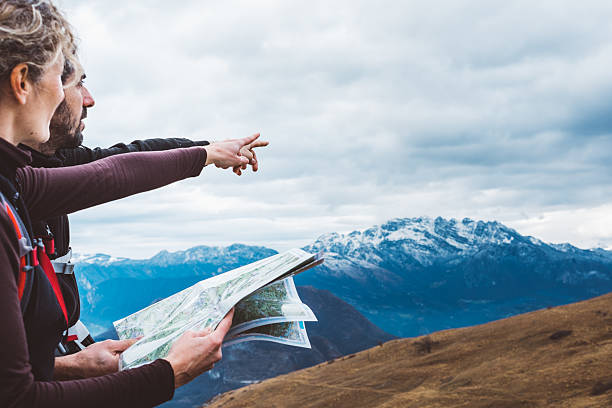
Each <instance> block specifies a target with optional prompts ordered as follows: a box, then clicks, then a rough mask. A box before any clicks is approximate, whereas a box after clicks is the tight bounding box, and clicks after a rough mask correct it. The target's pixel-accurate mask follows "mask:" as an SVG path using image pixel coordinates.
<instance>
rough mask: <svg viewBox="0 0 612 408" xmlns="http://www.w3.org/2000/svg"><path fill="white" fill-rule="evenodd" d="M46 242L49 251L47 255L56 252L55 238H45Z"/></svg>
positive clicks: (46, 249) (46, 248)
mask: <svg viewBox="0 0 612 408" xmlns="http://www.w3.org/2000/svg"><path fill="white" fill-rule="evenodd" d="M43 241H44V242H45V251H47V255H53V254H54V253H55V239H53V238H51V239H48V238H47V239H43Z"/></svg>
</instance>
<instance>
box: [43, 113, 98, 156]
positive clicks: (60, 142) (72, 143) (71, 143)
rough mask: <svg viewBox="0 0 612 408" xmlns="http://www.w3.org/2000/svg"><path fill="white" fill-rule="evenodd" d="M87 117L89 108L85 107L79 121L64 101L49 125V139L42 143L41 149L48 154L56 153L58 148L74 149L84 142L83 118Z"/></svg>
mask: <svg viewBox="0 0 612 408" xmlns="http://www.w3.org/2000/svg"><path fill="white" fill-rule="evenodd" d="M86 117H87V108H85V107H83V113H82V114H81V117H80V118H79V120H78V121H77V120H76V119H75V118H74V116H73V115H72V114H71V112H70V109H69V108H68V104H67V103H66V101H62V103H60V105H59V106H58V107H57V109H56V111H55V114H54V115H53V118H52V119H51V124H50V125H49V131H50V137H49V140H48V141H47V142H46V143H44V144H43V145H41V150H42V152H43V153H46V154H54V153H55V152H56V151H57V150H58V149H74V148H77V147H79V146H80V145H81V143H83V134H82V133H81V129H80V127H81V120H82V119H85V118H86Z"/></svg>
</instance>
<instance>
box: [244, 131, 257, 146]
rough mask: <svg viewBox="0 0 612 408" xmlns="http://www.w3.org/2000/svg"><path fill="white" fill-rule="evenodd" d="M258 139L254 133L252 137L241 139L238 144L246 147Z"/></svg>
mask: <svg viewBox="0 0 612 408" xmlns="http://www.w3.org/2000/svg"><path fill="white" fill-rule="evenodd" d="M258 137H259V133H255V134H254V135H252V136H247V137H243V138H242V139H241V141H240V143H242V145H243V146H246V145H248V144H249V143H253V142H254V141H255V140H257V138H258Z"/></svg>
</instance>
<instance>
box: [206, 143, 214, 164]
mask: <svg viewBox="0 0 612 408" xmlns="http://www.w3.org/2000/svg"><path fill="white" fill-rule="evenodd" d="M203 149H204V150H205V151H206V162H205V163H204V166H208V165H209V164H213V163H214V162H215V159H216V157H217V149H216V147H215V145H214V142H212V143H211V144H209V145H207V146H204V147H203Z"/></svg>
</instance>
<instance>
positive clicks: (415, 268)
mask: <svg viewBox="0 0 612 408" xmlns="http://www.w3.org/2000/svg"><path fill="white" fill-rule="evenodd" d="M304 249H306V250H307V251H312V252H315V251H322V252H324V253H325V254H326V261H325V263H324V264H323V265H322V266H320V267H317V268H315V269H313V270H310V271H307V272H305V273H304V274H301V275H299V276H298V277H297V278H296V283H298V284H301V285H311V286H314V287H316V288H321V289H326V290H329V291H331V292H332V293H334V294H335V295H336V296H338V297H340V298H341V299H343V300H345V301H347V302H348V303H350V304H352V305H353V306H354V307H356V308H357V309H358V310H359V311H361V312H362V313H364V314H365V315H366V316H367V317H368V318H369V319H370V320H371V321H372V322H374V323H375V324H377V325H378V326H380V327H381V328H383V329H384V330H386V331H387V332H389V333H392V334H395V335H398V336H413V335H418V334H424V333H429V332H432V331H435V330H440V329H445V328H452V327H461V326H466V325H472V324H478V323H483V322H487V321H491V320H495V319H499V318H502V317H507V316H510V315H514V314H518V313H522V312H526V311H529V310H534V309H537V308H541V307H546V306H552V305H559V304H564V303H569V302H573V301H578V300H582V299H587V298H590V297H593V296H596V295H599V294H602V293H605V292H608V291H611V290H612V253H611V252H609V251H604V250H601V249H596V250H581V249H578V248H576V247H573V246H571V245H569V244H563V245H552V244H547V243H544V242H542V241H540V240H538V239H535V238H532V237H526V236H522V235H520V234H519V233H518V232H516V231H515V230H513V229H511V228H508V227H506V226H504V225H503V224H500V223H497V222H483V221H472V220H469V219H464V220H461V221H458V220H454V219H453V220H446V219H443V218H435V219H432V218H423V217H421V218H406V219H394V220H391V221H389V222H387V223H385V224H382V225H379V226H373V227H371V228H368V229H366V230H364V231H354V232H351V233H349V234H327V235H323V236H321V237H319V238H318V239H317V240H316V241H315V242H313V243H312V244H311V245H309V246H307V247H306V248H304ZM274 253H276V251H274V250H272V249H269V248H264V247H254V246H246V245H238V244H237V245H232V246H230V247H226V248H219V247H204V246H201V247H195V248H191V249H188V250H186V251H179V252H174V253H169V252H166V251H162V252H160V253H159V254H157V255H156V256H154V257H153V258H151V259H147V260H129V259H117V258H111V257H109V256H107V255H94V256H82V257H79V258H78V261H79V265H78V269H77V277H78V279H79V283H80V285H81V288H82V299H83V317H84V318H85V320H87V321H89V322H90V323H94V324H96V325H98V327H99V328H106V327H108V326H109V324H110V322H111V321H112V320H114V319H117V318H120V317H122V316H124V315H126V314H128V313H131V312H133V311H136V310H138V309H140V308H142V307H145V306H147V305H148V304H150V303H151V302H152V301H153V300H156V299H159V298H163V297H165V296H168V295H170V294H172V293H174V292H176V291H178V290H180V289H182V288H184V287H186V286H188V285H190V284H193V283H195V282H197V281H198V280H200V279H203V278H206V277H209V276H213V275H215V274H218V273H220V272H223V271H227V270H230V269H232V268H235V267H237V266H240V265H243V264H246V263H249V262H252V261H254V260H256V259H260V258H264V257H266V256H270V255H272V254H274Z"/></svg>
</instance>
